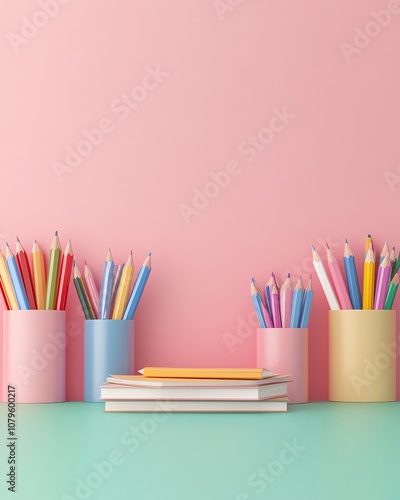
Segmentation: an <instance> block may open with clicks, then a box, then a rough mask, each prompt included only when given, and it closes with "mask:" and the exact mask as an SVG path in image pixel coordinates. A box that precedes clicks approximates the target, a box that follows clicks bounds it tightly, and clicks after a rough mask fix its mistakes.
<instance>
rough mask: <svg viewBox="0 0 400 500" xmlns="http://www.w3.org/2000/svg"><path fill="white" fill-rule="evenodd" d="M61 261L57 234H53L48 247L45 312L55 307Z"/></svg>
mask: <svg viewBox="0 0 400 500" xmlns="http://www.w3.org/2000/svg"><path fill="white" fill-rule="evenodd" d="M60 260H61V245H60V240H59V238H58V232H57V231H56V232H55V233H54V237H53V241H52V243H51V247H50V257H49V267H48V270H47V288H46V307H45V309H47V310H53V309H54V308H55V305H56V295H57V285H58V278H59V276H58V275H59V269H60Z"/></svg>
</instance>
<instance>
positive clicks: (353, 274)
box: [343, 240, 362, 309]
mask: <svg viewBox="0 0 400 500" xmlns="http://www.w3.org/2000/svg"><path fill="white" fill-rule="evenodd" d="M343 263H344V269H345V272H346V281H347V288H348V290H349V295H350V300H351V304H352V306H353V309H362V303H361V293H360V285H359V282H358V277H357V268H356V263H355V260H354V254H353V252H352V251H351V248H350V245H349V242H348V241H347V240H345V243H344V256H343Z"/></svg>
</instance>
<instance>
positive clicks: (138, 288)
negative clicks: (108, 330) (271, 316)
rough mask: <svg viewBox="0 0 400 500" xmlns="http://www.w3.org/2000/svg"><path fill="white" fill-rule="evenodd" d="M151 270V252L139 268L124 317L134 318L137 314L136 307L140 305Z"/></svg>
mask: <svg viewBox="0 0 400 500" xmlns="http://www.w3.org/2000/svg"><path fill="white" fill-rule="evenodd" d="M150 272H151V253H149V255H148V256H147V258H146V260H145V261H144V262H143V265H142V267H141V268H140V270H139V273H138V276H137V278H136V281H135V284H134V285H133V289H132V292H131V296H130V297H129V300H128V303H127V304H126V308H125V311H124V315H123V317H122V319H133V317H134V316H135V312H136V309H137V307H138V305H139V302H140V299H141V297H142V294H143V290H144V288H145V286H146V283H147V280H148V278H149V275H150Z"/></svg>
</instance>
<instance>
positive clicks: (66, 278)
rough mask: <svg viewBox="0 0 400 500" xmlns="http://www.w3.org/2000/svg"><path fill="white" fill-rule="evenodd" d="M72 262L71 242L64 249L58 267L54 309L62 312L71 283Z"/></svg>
mask: <svg viewBox="0 0 400 500" xmlns="http://www.w3.org/2000/svg"><path fill="white" fill-rule="evenodd" d="M73 262H74V253H73V251H72V245H71V240H68V244H67V246H66V247H65V250H64V253H63V256H62V259H61V266H60V280H59V283H58V290H57V300H56V309H57V311H64V310H65V306H66V304H67V296H68V290H69V282H70V281H71V272H72V265H73Z"/></svg>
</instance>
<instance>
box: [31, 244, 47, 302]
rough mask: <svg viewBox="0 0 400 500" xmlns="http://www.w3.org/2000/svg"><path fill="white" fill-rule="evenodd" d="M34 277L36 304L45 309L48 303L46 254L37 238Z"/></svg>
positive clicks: (33, 256) (33, 266)
mask: <svg viewBox="0 0 400 500" xmlns="http://www.w3.org/2000/svg"><path fill="white" fill-rule="evenodd" d="M32 277H33V287H34V290H35V299H36V306H37V308H38V309H45V305H46V274H45V268H44V256H43V252H42V250H41V249H40V247H39V244H38V242H37V241H36V240H35V242H34V243H33V248H32Z"/></svg>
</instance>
